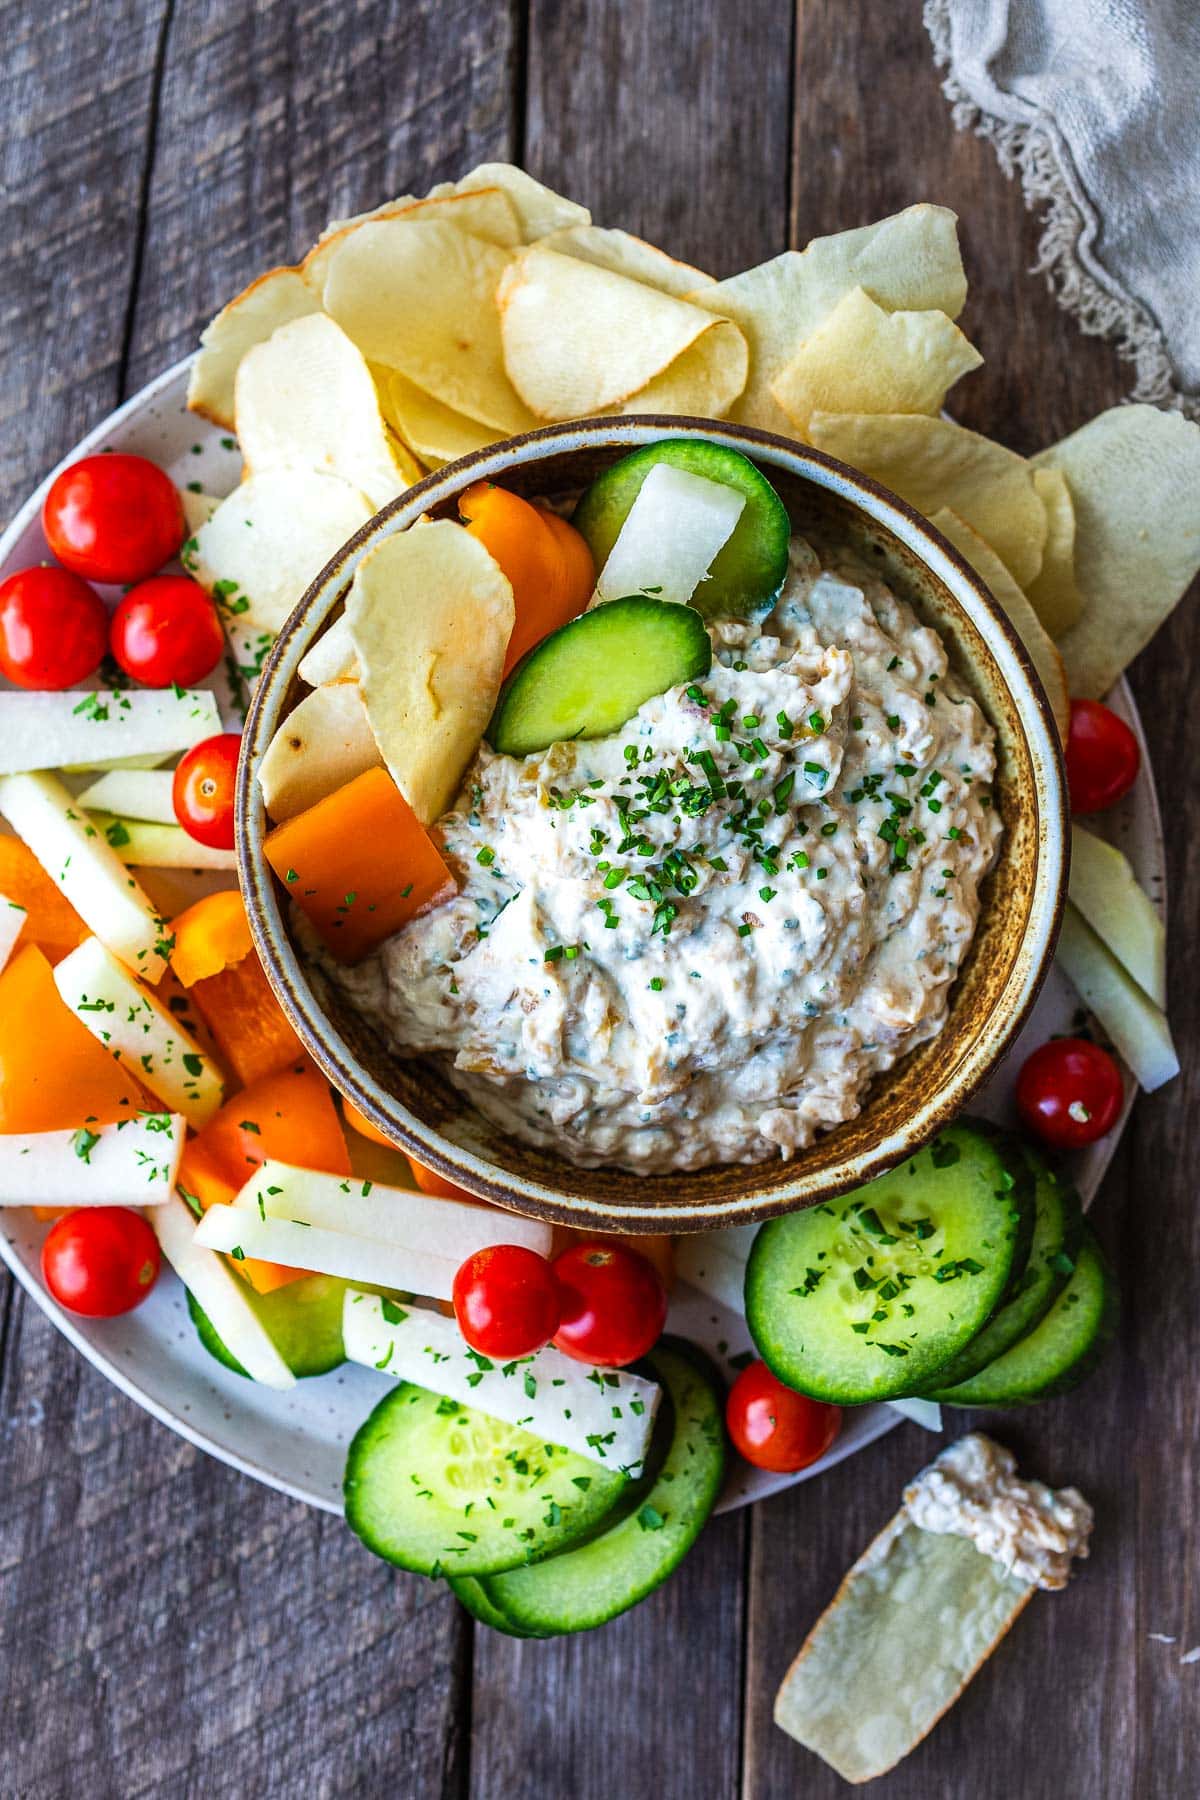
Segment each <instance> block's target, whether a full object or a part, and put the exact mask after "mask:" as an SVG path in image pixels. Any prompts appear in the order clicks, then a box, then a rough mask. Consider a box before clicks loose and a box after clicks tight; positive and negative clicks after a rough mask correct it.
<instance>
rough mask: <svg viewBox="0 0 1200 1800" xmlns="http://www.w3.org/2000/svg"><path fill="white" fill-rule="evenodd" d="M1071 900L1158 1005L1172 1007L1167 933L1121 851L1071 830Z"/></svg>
mask: <svg viewBox="0 0 1200 1800" xmlns="http://www.w3.org/2000/svg"><path fill="white" fill-rule="evenodd" d="M1069 892H1070V895H1071V899H1072V901H1073V902H1074V904H1075V905H1076V906H1077V907H1078V908H1079V910H1080V912H1081V913H1082V914H1083V916H1084V918H1085V919H1086V920H1087V922H1088V924H1089V925H1090V926H1091V928H1092V930H1093V931H1094V932H1095V933H1096V935H1097V937H1099V939H1100V940H1101V942H1102V943H1105V944H1107V945H1108V948H1109V949H1110V950H1111V951H1112V953H1113V955H1114V956H1115V957H1116V958H1117V960H1118V962H1122V963H1124V965H1125V967H1126V968H1127V969H1128V970H1129V973H1130V974H1131V975H1132V976H1133V979H1134V980H1135V981H1136V982H1137V984H1138V986H1139V987H1141V988H1144V989H1145V990H1146V993H1147V994H1149V996H1150V998H1151V1000H1153V1002H1154V1004H1155V1006H1158V1007H1164V1008H1165V1006H1166V1004H1167V934H1166V932H1165V930H1164V929H1163V922H1162V920H1161V919H1160V918H1159V916H1158V914H1157V913H1156V912H1155V910H1154V907H1153V905H1152V904H1151V902H1150V898H1149V895H1147V894H1146V893H1144V892H1143V890H1142V889H1141V888H1140V887H1139V886H1138V880H1137V876H1136V875H1135V874H1134V872H1133V870H1132V869H1131V868H1130V866H1129V863H1128V862H1127V861H1126V859H1125V857H1123V856H1122V855H1121V852H1120V851H1119V850H1117V849H1116V848H1115V847H1114V846H1113V845H1112V844H1106V843H1105V842H1104V839H1103V838H1098V837H1095V836H1093V834H1092V833H1091V832H1090V831H1085V830H1084V829H1083V827H1082V826H1081V825H1072V827H1071V881H1070V889H1069Z"/></svg>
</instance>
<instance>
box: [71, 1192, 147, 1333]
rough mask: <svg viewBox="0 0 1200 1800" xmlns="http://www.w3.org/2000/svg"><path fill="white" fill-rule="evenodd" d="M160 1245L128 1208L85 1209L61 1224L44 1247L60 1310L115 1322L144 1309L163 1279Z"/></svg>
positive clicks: (142, 1222) (99, 1207)
mask: <svg viewBox="0 0 1200 1800" xmlns="http://www.w3.org/2000/svg"><path fill="white" fill-rule="evenodd" d="M161 1260H162V1259H161V1257H160V1255H159V1249H158V1239H157V1238H156V1237H155V1235H154V1233H153V1231H151V1229H150V1227H149V1225H147V1223H146V1221H145V1219H143V1217H142V1215H141V1213H136V1212H133V1211H132V1210H131V1209H130V1208H129V1207H128V1206H83V1207H80V1208H79V1209H78V1210H77V1211H76V1212H69V1213H64V1215H63V1217H62V1218H61V1219H56V1220H55V1222H54V1224H53V1225H52V1226H51V1227H50V1230H49V1232H48V1233H47V1235H46V1241H45V1243H44V1244H43V1245H42V1280H43V1281H44V1282H45V1283H46V1286H47V1287H48V1288H49V1290H50V1292H51V1293H52V1294H53V1296H54V1298H55V1299H56V1300H57V1301H58V1304H59V1305H60V1306H65V1307H66V1308H67V1310H68V1311H69V1312H74V1313H83V1314H84V1316H85V1317H86V1318H89V1319H111V1318H115V1316H116V1315H117V1313H126V1312H130V1311H132V1309H133V1308H134V1307H135V1306H140V1305H141V1303H142V1301H143V1300H144V1299H145V1298H146V1295H147V1294H148V1293H149V1292H150V1289H151V1288H152V1287H153V1286H154V1283H155V1281H156V1280H157V1279H158V1270H159V1264H160V1262H161Z"/></svg>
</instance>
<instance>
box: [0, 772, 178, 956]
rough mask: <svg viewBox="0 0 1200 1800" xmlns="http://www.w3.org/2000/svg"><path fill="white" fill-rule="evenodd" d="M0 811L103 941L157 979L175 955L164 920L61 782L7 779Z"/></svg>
mask: <svg viewBox="0 0 1200 1800" xmlns="http://www.w3.org/2000/svg"><path fill="white" fill-rule="evenodd" d="M0 812H2V813H3V814H4V816H5V818H6V819H7V820H8V822H9V824H10V825H11V826H12V828H13V830H14V831H15V832H16V834H17V836H18V837H20V838H23V839H24V840H25V842H26V843H27V844H28V846H29V848H30V849H31V850H32V851H33V854H34V855H35V856H36V857H37V859H38V861H39V862H40V863H41V865H42V867H43V869H45V871H46V873H47V875H49V877H50V879H51V880H52V881H53V882H54V883H55V884H56V886H57V887H59V888H60V889H61V890H62V892H63V894H64V895H65V897H66V898H67V899H68V900H69V901H70V902H71V905H72V906H73V907H74V908H75V911H76V912H77V913H78V914H79V916H80V918H81V919H82V920H83V921H84V923H85V925H87V926H88V927H89V928H90V929H91V930H92V931H94V932H95V934H96V936H97V937H98V938H99V939H100V942H101V943H102V944H105V945H107V947H108V949H110V950H111V951H112V953H113V955H114V956H119V957H120V959H121V961H122V962H124V963H127V964H128V966H129V967H130V968H131V969H136V971H137V973H138V974H139V975H140V976H141V977H142V979H143V980H144V981H149V982H156V981H158V980H159V979H160V978H161V976H162V973H163V970H164V969H165V968H166V966H167V956H168V955H169V953H170V944H169V938H168V935H167V932H166V927H165V925H164V922H163V920H162V919H161V918H160V917H159V916H158V913H157V912H156V911H155V909H154V907H153V906H152V905H151V904H150V901H149V900H148V899H147V897H146V895H145V894H144V893H143V892H142V890H141V888H140V887H139V886H138V884H137V882H136V881H135V880H134V878H133V876H132V875H131V874H130V873H129V871H128V869H126V867H125V865H124V863H123V862H122V861H121V859H120V857H119V856H118V855H117V853H116V851H115V850H114V849H113V848H112V846H111V845H110V844H109V843H108V842H107V841H106V840H105V838H104V837H103V835H102V834H101V833H100V832H99V831H97V829H96V827H95V826H94V825H93V824H92V822H91V820H90V819H89V818H88V816H87V814H86V813H85V812H82V811H81V810H80V808H79V807H78V806H77V805H76V803H75V801H74V800H73V799H72V797H71V795H70V794H69V793H68V791H67V789H66V788H65V787H64V786H63V784H62V782H61V781H59V780H58V779H57V778H56V777H55V776H53V775H6V776H4V777H3V778H0Z"/></svg>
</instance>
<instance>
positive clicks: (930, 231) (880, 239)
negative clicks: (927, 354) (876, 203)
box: [690, 205, 967, 437]
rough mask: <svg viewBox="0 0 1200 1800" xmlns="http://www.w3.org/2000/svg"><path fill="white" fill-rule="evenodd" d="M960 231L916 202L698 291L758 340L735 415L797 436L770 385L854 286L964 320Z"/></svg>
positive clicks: (941, 211)
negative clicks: (806, 339) (856, 228)
mask: <svg viewBox="0 0 1200 1800" xmlns="http://www.w3.org/2000/svg"><path fill="white" fill-rule="evenodd" d="M957 228H958V220H957V218H956V216H955V214H954V213H952V212H950V211H949V210H948V209H947V208H946V207H944V206H925V205H921V206H909V207H906V208H905V210H904V211H903V212H900V213H894V214H893V215H892V216H891V217H890V218H887V219H881V220H879V222H878V223H877V224H875V225H863V226H860V227H859V229H858V230H856V231H841V232H838V233H837V234H836V235H835V236H833V237H824V238H814V239H813V240H812V242H811V243H810V244H809V245H808V247H807V248H806V249H805V250H803V251H800V250H787V251H785V252H784V254H783V255H782V256H776V257H774V258H773V259H772V261H770V262H766V263H760V264H759V265H758V267H757V268H754V269H747V270H746V271H745V272H744V273H743V274H741V275H734V276H733V277H731V279H730V280H728V281H719V282H717V283H716V284H715V285H714V286H711V287H704V288H700V289H698V290H697V291H696V292H695V293H694V294H692V295H691V296H690V298H691V299H692V300H694V301H695V304H696V305H697V306H703V307H706V308H707V309H708V310H709V311H710V312H715V313H721V314H723V315H724V317H725V318H727V319H732V320H733V321H734V323H735V324H737V325H739V326H740V327H741V329H742V331H743V332H744V333H745V336H746V339H747V341H748V342H749V345H750V378H749V380H748V382H747V383H746V390H745V392H744V393H743V394H742V396H741V398H740V399H739V400H738V402H737V404H736V405H735V406H734V408H733V410H732V414H731V417H733V418H734V419H737V420H739V421H740V422H741V423H742V424H744V425H759V426H761V427H762V428H763V429H764V430H766V431H779V432H782V433H783V435H784V436H785V437H790V436H792V435H793V432H792V425H791V422H790V420H789V419H788V416H787V414H786V413H785V412H784V410H783V408H782V407H781V406H780V404H779V402H778V401H777V400H776V398H775V396H774V394H773V393H772V392H771V383H772V382H773V381H774V380H775V378H776V376H777V375H779V374H780V373H781V371H782V370H783V369H784V368H785V367H786V365H787V364H788V363H789V362H791V360H792V358H793V356H794V355H795V354H796V352H797V350H798V349H799V348H800V345H801V344H802V343H803V342H804V340H805V338H807V337H810V336H811V334H812V332H813V330H814V329H815V328H816V326H817V325H818V324H819V323H820V322H821V320H822V319H823V318H824V317H825V316H826V314H827V313H829V312H832V310H833V308H834V307H835V306H836V305H837V303H838V301H839V300H840V299H841V298H842V296H843V294H845V293H848V292H849V290H850V289H851V288H854V287H861V288H865V289H866V291H867V293H868V294H870V296H871V298H872V299H873V300H876V301H878V303H879V305H880V306H884V307H886V308H887V309H888V311H889V312H891V311H901V310H903V311H915V312H923V311H928V310H931V311H935V312H944V313H946V314H947V315H948V317H950V318H951V319H956V318H957V317H958V315H959V313H960V312H961V311H962V309H963V304H964V302H965V300H966V297H967V281H966V276H965V275H964V274H963V267H962V258H961V257H960V255H959V253H958V230H957Z"/></svg>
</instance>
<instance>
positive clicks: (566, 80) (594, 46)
mask: <svg viewBox="0 0 1200 1800" xmlns="http://www.w3.org/2000/svg"><path fill="white" fill-rule="evenodd" d="M790 48H791V21H790V18H789V16H788V9H787V8H786V7H783V6H780V5H778V4H777V3H775V0H745V3H744V4H741V5H738V4H734V3H732V0H719V3H718V0H672V4H671V5H653V4H647V5H634V6H611V5H606V4H605V0H566V3H562V0H532V5H531V7H530V18H529V85H528V110H527V123H526V158H527V164H528V167H529V168H530V169H531V171H532V172H533V173H534V174H535V175H537V176H539V177H540V178H541V179H542V180H543V181H548V182H549V183H550V185H551V186H552V187H554V186H557V187H559V188H560V189H561V190H562V191H563V192H564V193H568V194H570V195H571V197H572V199H575V200H582V201H583V202H584V204H585V205H587V206H590V207H591V209H592V212H593V214H594V216H595V218H596V222H597V224H600V225H620V226H622V227H623V228H624V229H625V230H626V231H636V232H639V233H641V234H642V235H644V236H645V237H648V238H649V239H650V241H651V242H652V243H655V244H658V245H660V246H661V247H662V249H664V250H667V251H669V252H670V254H671V255H672V256H678V257H681V258H682V259H683V260H684V261H688V262H695V263H698V264H699V265H700V267H702V268H706V269H709V270H710V271H711V272H712V273H713V274H714V275H718V276H720V275H729V274H732V273H734V271H735V270H737V269H743V268H747V267H749V265H750V264H751V263H755V262H760V261H761V260H762V259H763V258H764V257H767V256H773V255H774V254H775V253H776V251H778V250H781V249H782V248H783V245H784V230H785V226H786V213H787V193H788V167H787V144H788V94H789V67H788V59H789V54H790Z"/></svg>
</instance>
